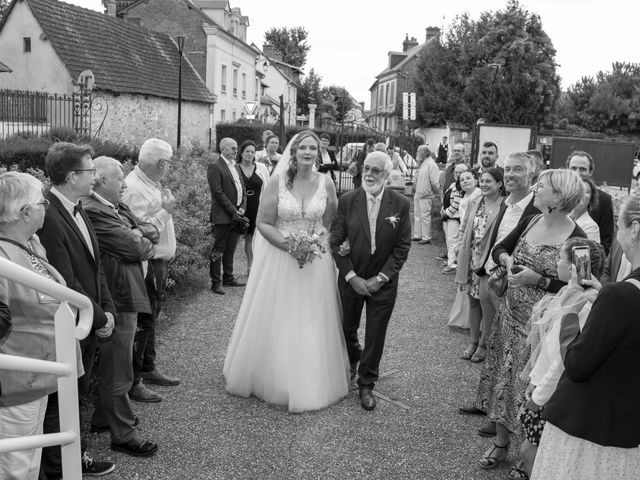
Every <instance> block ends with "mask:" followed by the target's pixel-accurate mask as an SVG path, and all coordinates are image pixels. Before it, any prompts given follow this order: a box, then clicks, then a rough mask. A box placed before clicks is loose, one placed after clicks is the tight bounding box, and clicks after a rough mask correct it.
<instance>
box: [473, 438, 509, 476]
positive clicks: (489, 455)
mask: <svg viewBox="0 0 640 480" xmlns="http://www.w3.org/2000/svg"><path fill="white" fill-rule="evenodd" d="M508 451H509V443H507V444H506V445H505V446H503V447H500V446H499V445H496V444H495V442H494V444H493V447H491V449H489V450H487V451H486V452H484V455H483V456H482V458H481V459H480V468H484V469H486V470H489V469H491V468H495V466H496V465H498V463H500V462H501V461H503V460H504V459H505V458H507V452H508ZM496 452H498V453H497V455H496Z"/></svg>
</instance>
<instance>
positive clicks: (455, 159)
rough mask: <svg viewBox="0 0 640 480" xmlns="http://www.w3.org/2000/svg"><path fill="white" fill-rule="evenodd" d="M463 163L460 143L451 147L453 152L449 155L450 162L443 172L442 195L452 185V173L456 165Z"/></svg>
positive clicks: (462, 146) (462, 149) (462, 147)
mask: <svg viewBox="0 0 640 480" xmlns="http://www.w3.org/2000/svg"><path fill="white" fill-rule="evenodd" d="M463 162H464V145H462V144H461V143H456V144H455V145H454V146H453V150H452V153H451V162H450V163H449V164H447V167H446V168H445V171H444V185H442V193H443V194H444V192H446V191H447V189H448V188H449V186H450V185H451V184H452V183H453V171H454V170H455V168H456V165H459V164H460V163H463Z"/></svg>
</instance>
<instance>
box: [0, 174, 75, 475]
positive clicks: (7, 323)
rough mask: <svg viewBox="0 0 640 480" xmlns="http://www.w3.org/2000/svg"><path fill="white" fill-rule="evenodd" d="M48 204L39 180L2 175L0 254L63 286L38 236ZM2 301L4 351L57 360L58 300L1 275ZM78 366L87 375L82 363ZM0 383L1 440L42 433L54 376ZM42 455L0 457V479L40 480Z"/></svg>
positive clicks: (14, 375)
mask: <svg viewBox="0 0 640 480" xmlns="http://www.w3.org/2000/svg"><path fill="white" fill-rule="evenodd" d="M48 206H49V202H48V201H47V200H46V199H45V198H44V197H43V195H42V183H40V181H39V180H37V179H36V178H35V177H32V176H31V175H28V174H26V173H17V172H9V173H4V174H2V175H0V256H1V257H2V258H5V259H7V260H10V261H12V262H14V263H16V264H17V265H20V266H21V267H24V268H27V269H29V270H32V271H34V272H36V273H38V274H39V275H42V276H43V277H46V278H49V279H51V280H53V281H56V282H58V283H61V284H63V285H64V280H63V279H62V276H61V275H60V274H59V273H58V272H57V271H56V270H55V269H54V268H53V267H52V266H51V265H49V263H48V262H47V259H46V254H45V251H44V248H43V247H42V245H41V244H40V241H39V240H38V237H37V236H36V235H35V233H36V231H37V230H39V229H40V228H41V227H42V223H43V221H44V212H45V209H46V208H47V207H48ZM0 303H3V304H5V305H7V306H8V308H9V310H10V312H11V315H10V316H8V317H7V316H6V315H5V318H4V319H3V322H2V324H1V328H0V353H3V354H8V355H17V356H22V357H30V358H36V359H40V360H51V361H55V359H56V352H55V338H54V315H55V313H56V311H57V309H58V307H59V305H60V302H59V301H58V300H56V299H54V298H51V297H49V296H47V295H44V294H42V293H40V292H37V291H36V290H33V289H32V288H29V287H26V286H24V285H21V284H18V283H14V282H10V281H8V280H6V279H4V278H2V277H0ZM78 368H79V369H80V371H81V372H80V373H84V372H83V371H82V362H81V361H80V362H79V363H78ZM0 385H1V386H2V395H1V396H0V439H7V438H14V437H21V436H25V435H41V434H42V422H43V419H44V414H45V410H46V407H47V396H48V395H49V394H50V393H53V392H55V391H56V390H57V379H56V377H55V376H54V375H44V374H39V373H24V372H12V371H6V370H0ZM41 453H42V449H41V448H38V449H33V450H22V451H17V452H11V453H5V454H2V455H0V478H2V479H20V480H24V479H37V478H38V471H39V468H40V456H41Z"/></svg>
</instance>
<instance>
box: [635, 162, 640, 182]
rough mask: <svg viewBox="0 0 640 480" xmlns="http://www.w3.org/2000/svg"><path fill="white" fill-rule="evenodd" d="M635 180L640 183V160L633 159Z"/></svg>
mask: <svg viewBox="0 0 640 480" xmlns="http://www.w3.org/2000/svg"><path fill="white" fill-rule="evenodd" d="M633 179H634V180H635V181H636V182H638V183H640V159H637V158H634V159H633Z"/></svg>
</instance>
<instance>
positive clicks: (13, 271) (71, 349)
mask: <svg viewBox="0 0 640 480" xmlns="http://www.w3.org/2000/svg"><path fill="white" fill-rule="evenodd" d="M0 277H4V278H6V279H7V280H10V281H12V282H16V283H20V284H22V285H26V286H28V287H31V288H33V289H35V290H38V291H39V292H42V293H46V294H47V295H50V296H52V297H54V298H57V299H58V300H60V307H58V310H57V311H56V314H55V337H56V338H55V341H56V359H57V361H56V362H50V361H46V360H38V359H34V358H25V357H18V356H14V355H3V354H0V370H13V371H19V372H36V373H46V374H50V375H56V376H57V377H58V398H59V402H58V403H59V409H60V433H49V434H45V435H33V436H27V437H17V438H8V439H3V440H0V453H7V452H13V451H17V450H27V449H33V448H40V447H50V446H53V445H60V446H61V447H62V471H63V475H64V478H65V480H81V479H82V467H81V463H80V420H79V414H78V381H77V375H76V372H77V370H76V341H75V339H76V338H78V339H83V338H85V337H86V336H87V335H88V334H89V331H90V330H91V325H92V323H93V307H92V305H91V302H90V301H89V298H87V297H86V296H85V295H82V294H80V293H78V292H76V291H75V290H71V289H69V288H67V287H64V286H62V285H60V284H59V283H56V282H54V281H53V280H50V279H48V278H45V277H43V276H42V275H39V274H37V273H35V272H32V271H31V270H28V269H26V268H24V267H21V266H20V265H16V264H15V263H13V262H10V261H8V260H6V259H4V258H0ZM69 304H71V305H73V306H74V307H77V308H78V310H79V321H78V325H76V315H75V313H74V312H73V311H72V310H71V308H70V307H69Z"/></svg>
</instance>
